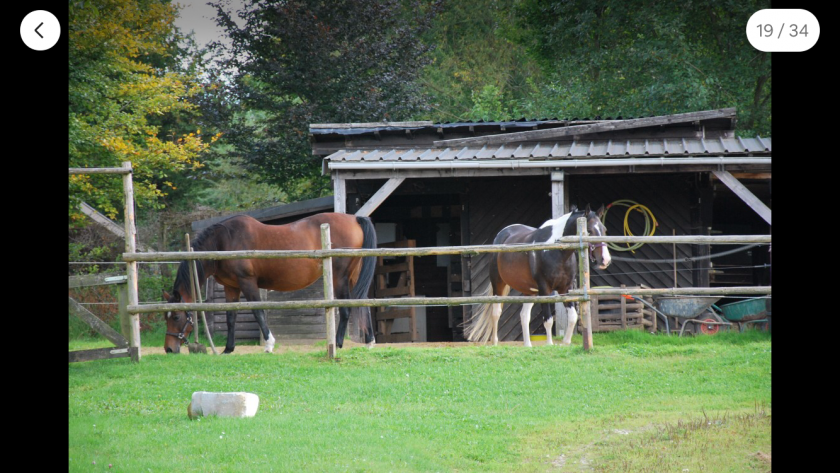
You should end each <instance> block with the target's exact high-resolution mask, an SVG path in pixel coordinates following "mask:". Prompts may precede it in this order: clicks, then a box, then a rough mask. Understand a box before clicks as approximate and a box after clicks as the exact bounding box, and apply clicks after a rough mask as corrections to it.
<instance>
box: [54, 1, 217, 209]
mask: <svg viewBox="0 0 840 473" xmlns="http://www.w3.org/2000/svg"><path fill="white" fill-rule="evenodd" d="M176 12H177V10H176V7H175V6H173V5H171V4H170V3H169V2H168V1H156V0H97V1H95V2H91V1H84V2H80V1H74V2H70V5H69V22H68V36H69V42H70V54H69V59H70V61H69V97H68V98H69V165H70V167H119V166H121V165H122V162H123V161H131V163H132V166H133V168H134V175H133V179H134V190H135V200H136V203H137V205H138V207H142V206H151V207H159V206H161V204H160V202H159V200H160V198H161V197H162V196H164V195H165V194H166V190H167V188H171V186H172V184H171V182H170V176H171V175H172V174H173V173H177V172H181V171H183V170H185V169H194V168H197V167H199V166H200V163H199V162H198V159H197V158H198V157H199V155H200V154H201V153H202V152H203V151H204V150H205V149H207V147H208V145H209V142H212V141H213V140H214V139H215V138H216V137H207V138H203V137H202V135H201V130H200V129H194V131H193V132H190V133H186V134H179V135H175V134H171V135H168V136H165V135H164V133H162V132H161V128H160V126H159V125H157V124H155V123H154V120H153V118H152V117H156V119H158V120H159V119H160V117H164V116H166V115H169V114H173V113H178V112H179V111H180V112H184V111H188V110H190V109H191V108H193V105H192V104H191V103H189V102H188V101H187V99H188V98H189V97H191V96H193V95H195V94H196V93H197V92H198V91H199V90H200V87H199V85H198V84H197V83H196V80H195V77H193V76H190V75H187V74H184V73H180V72H174V71H171V70H167V64H168V65H171V64H172V61H174V60H175V59H174V58H173V55H174V54H175V46H174V45H175V44H176V43H177V41H178V40H179V36H178V34H177V33H176V31H175V29H174V25H173V21H174V18H175V15H176ZM69 195H70V208H69V215H70V221H71V224H73V222H80V221H83V218H84V217H83V215H82V214H81V213H80V212H79V210H78V205H79V202H80V201H86V202H88V203H89V204H91V205H93V206H95V207H96V208H97V209H98V210H100V211H101V212H103V213H104V214H106V215H108V216H109V217H111V218H115V217H116V216H117V214H119V213H121V209H122V208H123V202H124V200H123V191H122V182H121V180H120V179H114V178H113V176H102V177H99V176H89V175H81V176H70V182H69Z"/></svg>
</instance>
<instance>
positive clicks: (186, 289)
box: [163, 213, 376, 353]
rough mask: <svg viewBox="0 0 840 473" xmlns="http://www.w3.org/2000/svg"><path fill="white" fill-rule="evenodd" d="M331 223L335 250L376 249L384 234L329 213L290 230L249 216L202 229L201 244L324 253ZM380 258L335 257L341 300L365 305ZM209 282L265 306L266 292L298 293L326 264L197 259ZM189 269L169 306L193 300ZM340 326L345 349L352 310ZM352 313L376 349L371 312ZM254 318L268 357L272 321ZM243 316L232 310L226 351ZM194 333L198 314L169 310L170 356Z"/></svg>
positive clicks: (197, 243)
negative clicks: (262, 291)
mask: <svg viewBox="0 0 840 473" xmlns="http://www.w3.org/2000/svg"><path fill="white" fill-rule="evenodd" d="M323 223H328V224H330V238H331V239H332V244H333V248H335V249H339V248H376V232H375V231H374V228H373V224H372V223H371V221H370V219H369V218H367V217H356V216H354V215H347V214H340V213H322V214H317V215H313V216H311V217H307V218H304V219H301V220H298V221H296V222H293V223H289V224H287V225H266V224H263V223H261V222H259V221H257V220H256V219H254V218H252V217H249V216H247V215H237V216H234V217H230V218H228V219H225V220H223V221H221V222H219V223H216V224H214V225H212V226H211V227H208V228H207V229H205V230H204V231H202V232H201V233H200V234H199V235H198V236H197V237H196V238H195V240H194V241H193V248H194V249H195V250H196V251H242V250H319V249H321V224H323ZM375 265H376V258H375V257H365V258H333V290H334V292H335V297H336V298H337V299H350V298H352V299H364V298H366V297H367V292H368V288H369V287H370V283H371V281H373V271H374V267H375ZM196 269H197V270H198V279H199V281H200V282H201V284H204V281H205V280H206V279H207V278H208V277H210V276H213V277H214V278H215V279H216V281H217V282H218V283H220V284H221V285H222V286H224V288H225V300H226V301H227V302H239V294H240V292H241V293H243V294H244V295H245V298H246V299H248V300H249V301H259V300H260V292H259V289H260V288H264V289H271V290H274V291H296V290H298V289H303V288H305V287H307V286H309V285H310V284H312V283H314V282H315V281H317V280H318V278H320V277H321V272H322V269H321V260H320V259H311V258H284V259H278V258H272V259H233V260H203V261H202V260H198V261H196ZM190 287H191V286H190V272H189V265H188V264H187V262H186V261H182V262H181V264H180V266H179V267H178V273H177V275H176V277H175V284H174V285H173V291H172V294H171V295H170V294H168V293H167V292H166V291H164V293H163V296H164V298H165V299H166V300H167V302H187V303H190V302H193V300H192V296H191V294H192V292H191V290H190ZM339 313H340V314H341V318H340V322H339V324H338V329H337V332H336V345H338V347H339V348H341V346H342V345H343V343H344V333H345V331H346V329H347V321H348V319H349V317H350V314H351V310H350V309H349V308H347V307H341V308H340V309H339ZM352 313H353V314H354V316H355V317H357V320H358V321H359V326H360V327H361V328H362V329H363V331H364V333H365V343H368V344H369V346H372V345H373V343H374V338H373V325H372V323H371V320H370V309H369V308H367V307H359V308H353V309H352ZM254 316H255V317H256V319H257V324H258V325H259V327H260V330H261V331H262V335H263V338H264V339H265V341H266V344H265V351H266V352H267V353H270V352H271V350H272V349H273V348H274V336H273V335H271V331H270V330H269V329H268V326H267V325H266V321H265V312H264V311H263V310H261V309H254ZM235 324H236V311H235V310H230V311H227V326H228V335H227V344H226V345H225V351H224V353H231V352H232V351H233V349H234V348H235V345H236V342H235V338H234V335H235V330H236V325H235ZM192 330H193V319H192V314H190V313H189V312H186V313H184V312H174V311H173V312H168V313H167V314H166V339H165V342H164V348H165V350H166V353H178V352H179V351H180V349H181V345H182V344H183V343H184V342H185V341H186V340H187V337H188V336H189V334H190V333H191V332H192Z"/></svg>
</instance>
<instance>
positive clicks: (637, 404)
mask: <svg viewBox="0 0 840 473" xmlns="http://www.w3.org/2000/svg"><path fill="white" fill-rule="evenodd" d="M538 343H541V342H538ZM573 343H574V345H573V346H572V347H559V346H552V347H546V346H542V345H540V346H535V347H534V348H532V349H525V348H523V347H521V346H501V347H491V346H471V345H469V344H463V346H457V347H452V348H448V347H447V348H418V347H406V348H402V347H400V348H392V347H383V346H378V347H376V348H375V349H373V350H368V349H366V348H361V347H360V348H352V349H344V350H341V351H340V352H339V359H338V360H337V361H334V362H330V361H327V360H326V358H325V354H324V351H323V350H321V351H317V352H294V351H290V352H284V353H282V354H262V353H261V354H253V355H240V356H163V355H148V356H144V357H143V359H142V361H141V362H140V363H139V364H132V363H131V362H130V361H129V360H128V359H125V358H123V359H116V360H104V361H96V362H87V363H74V364H70V365H69V415H68V417H69V425H68V428H69V450H68V460H67V461H68V465H69V471H85V472H90V471H139V472H146V471H152V472H157V471H167V470H173V469H176V470H178V471H189V472H228V471H230V472H240V471H241V472H251V471H256V472H261V471H289V472H299V471H316V472H322V471H342V472H344V471H372V472H379V471H410V472H434V471H446V472H451V471H458V472H465V471H481V472H490V471H499V472H512V471H517V472H520V471H521V472H530V471H599V472H601V471H603V472H619V471H621V472H624V471H649V472H665V471H676V472H685V471H688V472H692V473H693V472H739V471H758V472H762V473H763V472H766V471H769V470H770V463H769V461H768V458H769V456H770V453H771V450H770V418H771V394H770V386H771V363H770V359H771V337H770V334H768V333H764V332H756V331H747V332H745V333H743V334H738V333H721V334H718V335H716V336H714V337H693V338H677V337H675V336H671V337H666V336H663V335H650V334H645V333H641V332H618V333H609V334H595V338H594V343H595V348H594V349H593V350H592V351H591V352H590V353H584V352H583V350H582V348H581V346H580V344H581V340H580V338H579V337H575V338H574V339H573ZM194 391H248V392H252V393H255V394H257V395H259V397H260V407H259V411H258V412H257V415H256V416H255V417H253V418H248V419H231V418H217V417H204V418H201V419H200V420H195V421H190V420H189V419H188V417H187V405H188V404H189V402H190V397H191V395H192V393H193V392H194ZM94 462H95V463H94ZM109 465H110V466H111V468H109Z"/></svg>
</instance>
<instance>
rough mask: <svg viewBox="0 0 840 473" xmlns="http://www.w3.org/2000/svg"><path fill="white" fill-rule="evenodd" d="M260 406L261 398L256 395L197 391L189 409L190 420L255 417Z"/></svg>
mask: <svg viewBox="0 0 840 473" xmlns="http://www.w3.org/2000/svg"><path fill="white" fill-rule="evenodd" d="M259 405H260V398H259V396H257V395H256V394H252V393H245V392H236V393H211V392H207V391H196V392H194V393H193V395H192V402H190V405H189V406H188V407H187V414H188V415H189V417H190V419H195V418H196V417H199V416H209V415H214V416H220V417H254V415H255V414H256V413H257V408H258V407H259Z"/></svg>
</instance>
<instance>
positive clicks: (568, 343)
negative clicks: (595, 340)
mask: <svg viewBox="0 0 840 473" xmlns="http://www.w3.org/2000/svg"><path fill="white" fill-rule="evenodd" d="M571 345H572V342H560V346H561V347H568V346H571Z"/></svg>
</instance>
